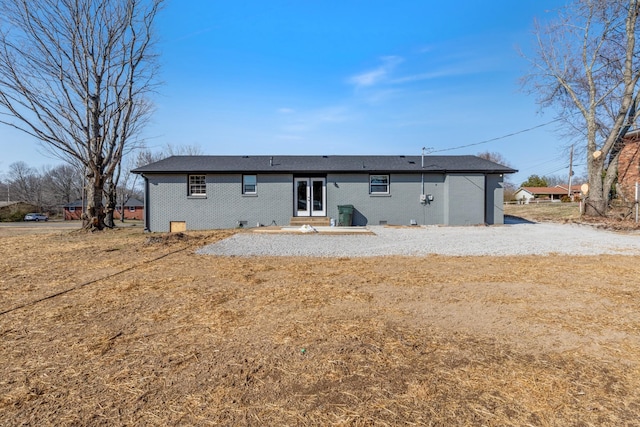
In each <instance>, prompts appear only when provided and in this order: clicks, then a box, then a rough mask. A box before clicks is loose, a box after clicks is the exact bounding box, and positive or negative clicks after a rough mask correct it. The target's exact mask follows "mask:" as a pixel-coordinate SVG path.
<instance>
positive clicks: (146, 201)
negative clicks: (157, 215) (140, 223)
mask: <svg viewBox="0 0 640 427" xmlns="http://www.w3.org/2000/svg"><path fill="white" fill-rule="evenodd" d="M142 178H143V179H144V208H143V209H144V231H145V232H147V233H148V232H150V231H151V230H150V229H149V223H150V221H149V179H148V178H147V177H146V176H145V175H144V174H142Z"/></svg>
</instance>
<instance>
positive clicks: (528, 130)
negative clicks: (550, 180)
mask: <svg viewBox="0 0 640 427" xmlns="http://www.w3.org/2000/svg"><path fill="white" fill-rule="evenodd" d="M560 120H563V118H558V119H555V120H551V121H550V122H547V123H543V124H541V125H537V126H534V127H530V128H528V129H524V130H519V131H517V132H513V133H510V134H507V135H503V136H498V137H496V138H491V139H487V140H485V141H480V142H474V143H473V144H467V145H460V146H458V147H451V148H443V149H442V150H433V151H431V153H440V152H443V151H453V150H459V149H461V148H467V147H473V146H475V145H481V144H487V143H489V142H493V141H499V140H501V139H505V138H509V137H512V136H515V135H519V134H521V133H525V132H531V131H532V130H535V129H538V128H541V127H544V126H548V125H550V124H552V123H555V122H558V121H560Z"/></svg>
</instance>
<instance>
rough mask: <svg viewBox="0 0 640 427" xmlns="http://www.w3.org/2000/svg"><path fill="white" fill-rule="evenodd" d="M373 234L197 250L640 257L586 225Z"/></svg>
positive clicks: (250, 237) (634, 246) (637, 246)
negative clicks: (612, 255)
mask: <svg viewBox="0 0 640 427" xmlns="http://www.w3.org/2000/svg"><path fill="white" fill-rule="evenodd" d="M369 228H370V230H371V231H372V232H373V233H374V234H366V235H329V234H317V233H316V234H260V233H242V234H236V235H234V236H232V237H230V238H228V239H225V240H222V241H220V242H217V243H215V244H212V245H209V246H205V247H203V248H202V249H199V250H198V251H197V253H199V254H207V255H226V256H263V255H266V256H309V257H372V256H385V255H409V256H411V255H430V254H438V255H448V256H483V255H488V256H507V255H550V254H562V255H565V254H566V255H601V254H619V255H640V234H637V233H636V234H633V233H617V232H611V231H606V230H601V229H596V228H593V227H591V226H588V225H579V224H554V223H538V224H532V223H522V224H507V225H501V226H490V227H485V226H478V227H442V226H427V227H411V228H409V227H407V228H391V227H383V226H371V227H369Z"/></svg>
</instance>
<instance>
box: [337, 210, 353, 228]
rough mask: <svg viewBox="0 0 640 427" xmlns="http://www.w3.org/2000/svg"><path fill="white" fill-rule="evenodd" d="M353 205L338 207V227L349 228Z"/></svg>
mask: <svg viewBox="0 0 640 427" xmlns="http://www.w3.org/2000/svg"><path fill="white" fill-rule="evenodd" d="M352 219H353V205H338V226H339V227H351V222H352Z"/></svg>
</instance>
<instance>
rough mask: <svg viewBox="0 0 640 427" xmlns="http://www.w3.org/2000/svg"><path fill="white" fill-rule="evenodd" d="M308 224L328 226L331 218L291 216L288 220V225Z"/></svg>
mask: <svg viewBox="0 0 640 427" xmlns="http://www.w3.org/2000/svg"><path fill="white" fill-rule="evenodd" d="M305 224H308V225H311V226H313V227H328V226H329V225H331V219H330V218H329V217H326V216H293V217H291V220H290V221H289V225H292V226H297V227H302V226H303V225H305Z"/></svg>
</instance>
